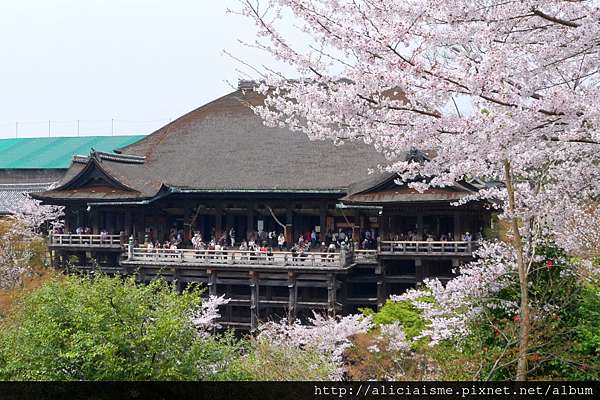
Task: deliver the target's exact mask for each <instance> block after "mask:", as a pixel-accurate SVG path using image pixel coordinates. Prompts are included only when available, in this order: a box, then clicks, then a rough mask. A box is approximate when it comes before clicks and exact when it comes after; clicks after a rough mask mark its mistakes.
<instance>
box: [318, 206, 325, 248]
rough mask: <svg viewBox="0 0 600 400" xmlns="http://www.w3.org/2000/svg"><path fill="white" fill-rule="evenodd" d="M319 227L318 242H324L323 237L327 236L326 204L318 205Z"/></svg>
mask: <svg viewBox="0 0 600 400" xmlns="http://www.w3.org/2000/svg"><path fill="white" fill-rule="evenodd" d="M319 225H320V227H321V232H320V234H319V240H320V241H321V242H324V241H325V235H326V234H327V203H325V202H321V204H319Z"/></svg>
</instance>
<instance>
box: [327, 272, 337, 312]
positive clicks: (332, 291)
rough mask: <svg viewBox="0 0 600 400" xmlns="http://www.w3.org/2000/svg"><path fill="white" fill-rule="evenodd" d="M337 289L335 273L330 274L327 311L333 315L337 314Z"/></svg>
mask: <svg viewBox="0 0 600 400" xmlns="http://www.w3.org/2000/svg"><path fill="white" fill-rule="evenodd" d="M336 291H337V287H336V280H335V275H334V274H329V276H328V277H327V313H328V314H329V315H330V316H332V317H333V316H335V302H336Z"/></svg>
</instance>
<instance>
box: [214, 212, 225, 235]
mask: <svg viewBox="0 0 600 400" xmlns="http://www.w3.org/2000/svg"><path fill="white" fill-rule="evenodd" d="M215 211H216V215H215V241H216V240H219V239H220V238H221V234H222V233H223V210H222V209H221V206H220V205H216V206H215Z"/></svg>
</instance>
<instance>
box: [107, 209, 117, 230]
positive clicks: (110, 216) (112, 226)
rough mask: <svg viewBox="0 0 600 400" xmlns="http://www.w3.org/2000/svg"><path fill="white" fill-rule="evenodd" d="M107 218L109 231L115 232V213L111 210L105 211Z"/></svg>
mask: <svg viewBox="0 0 600 400" xmlns="http://www.w3.org/2000/svg"><path fill="white" fill-rule="evenodd" d="M105 218H106V230H107V231H108V233H110V234H115V231H114V229H115V224H114V222H115V215H114V214H113V213H111V212H107V213H105Z"/></svg>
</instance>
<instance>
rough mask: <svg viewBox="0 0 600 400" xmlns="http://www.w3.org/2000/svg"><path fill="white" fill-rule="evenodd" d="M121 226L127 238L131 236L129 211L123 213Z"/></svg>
mask: <svg viewBox="0 0 600 400" xmlns="http://www.w3.org/2000/svg"><path fill="white" fill-rule="evenodd" d="M123 225H124V230H125V234H126V235H127V237H129V236H131V235H132V234H133V228H132V215H131V211H125V218H124V221H123Z"/></svg>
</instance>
